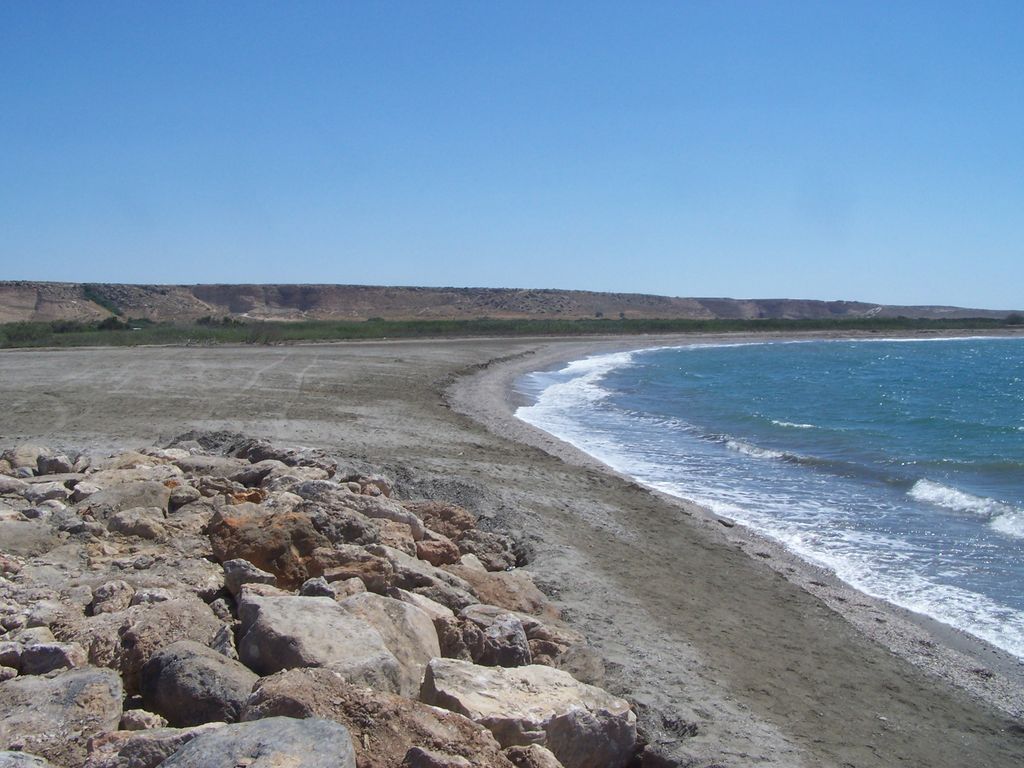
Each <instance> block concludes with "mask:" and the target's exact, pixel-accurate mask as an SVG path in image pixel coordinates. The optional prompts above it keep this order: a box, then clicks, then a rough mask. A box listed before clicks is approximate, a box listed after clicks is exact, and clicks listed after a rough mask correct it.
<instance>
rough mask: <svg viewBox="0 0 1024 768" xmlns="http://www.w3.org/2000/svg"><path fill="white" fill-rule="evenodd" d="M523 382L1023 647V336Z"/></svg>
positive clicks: (565, 373) (679, 479) (621, 441)
mask: <svg viewBox="0 0 1024 768" xmlns="http://www.w3.org/2000/svg"><path fill="white" fill-rule="evenodd" d="M518 388H519V389H520V391H521V392H522V393H523V394H525V395H526V396H527V397H529V398H530V402H531V403H532V404H531V405H527V406H524V407H522V408H520V409H519V410H518V411H517V414H516V415H517V416H518V417H519V418H521V419H523V420H524V421H526V422H528V423H530V424H532V425H534V426H537V427H540V428H541V429H544V430H545V431H547V432H550V433H552V434H553V435H555V436H557V437H559V438H561V439H563V440H565V441H567V442H569V443H571V444H573V445H575V446H576V447H578V448H580V449H582V450H584V451H586V452H587V453H589V454H591V455H593V456H594V457H596V458H598V459H600V460H602V461H604V462H605V463H607V464H609V465H611V466H612V467H614V468H615V469H617V470H619V471H621V472H624V473H626V474H629V475H631V476H633V477H635V478H636V479H637V480H639V481H640V482H643V483H645V484H647V485H649V486H652V487H654V488H657V489H659V490H662V491H665V492H667V493H670V494H674V495H676V496H681V497H684V498H688V499H693V500H695V501H697V502H700V503H701V504H704V505H705V506H707V507H710V508H711V509H712V510H714V511H715V512H718V513H720V514H723V515H727V516H729V517H731V518H733V519H735V520H737V521H738V522H740V523H742V524H744V525H747V526H749V527H750V528H752V529H754V530H756V531H758V532H760V533H762V534H765V535H767V536H769V537H771V538H774V539H776V540H778V541H779V542H781V543H782V544H783V545H784V546H786V547H788V548H789V549H791V550H792V551H794V552H796V553H798V554H800V555H801V556H803V557H804V558H806V559H807V560H810V561H812V562H814V563H817V564H819V565H823V566H825V567H827V568H829V569H830V570H832V571H834V572H835V573H836V575H837V576H839V577H840V578H841V579H843V580H844V581H846V582H847V583H849V584H850V585H852V586H854V587H856V588H858V589H860V590H862V591H864V592H867V593H869V594H871V595H874V596H876V597H880V598H883V599H886V600H888V601H890V602H892V603H895V604H896V605H899V606H902V607H904V608H909V609H911V610H914V611H918V612H921V613H924V614H927V615H928V616H931V617H933V618H935V619H938V620H939V621H941V622H944V623H946V624H950V625H952V626H954V627H957V628H960V629H963V630H965V631H967V632H970V633H972V634H974V635H976V636H978V637H981V638H983V639H985V640H987V641H989V642H991V643H992V644H994V645H996V646H999V647H1000V648H1003V649H1005V650H1007V651H1009V652H1010V653H1013V654H1015V655H1016V656H1018V657H1021V658H1024V339H1021V338H969V339H928V340H907V341H893V340H858V341H811V342H802V341H801V342H768V343H754V344H729V345H692V346H685V347H672V348H657V349H649V350H640V351H635V352H626V353H617V354H611V355H603V356H597V357H591V358H588V359H586V360H581V361H577V362H574V363H571V364H570V365H568V366H566V367H565V368H563V369H561V370H557V371H543V372H537V373H531V374H529V375H527V376H526V377H524V378H523V379H521V380H520V382H519V384H518ZM637 524H638V525H640V524H642V521H638V522H637Z"/></svg>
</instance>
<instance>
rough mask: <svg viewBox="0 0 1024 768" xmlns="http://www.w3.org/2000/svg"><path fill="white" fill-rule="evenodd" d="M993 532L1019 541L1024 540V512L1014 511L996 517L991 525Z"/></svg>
mask: <svg viewBox="0 0 1024 768" xmlns="http://www.w3.org/2000/svg"><path fill="white" fill-rule="evenodd" d="M989 525H990V526H991V527H992V529H993V530H995V531H999V532H1000V533H1005V534H1006V535H1007V536H1013V537H1014V538H1017V539H1024V512H1022V511H1021V510H1019V509H1014V510H1011V511H1009V512H1003V513H1002V514H1001V515H996V516H995V517H993V518H992V522H990V523H989Z"/></svg>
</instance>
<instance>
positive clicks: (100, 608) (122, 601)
mask: <svg viewBox="0 0 1024 768" xmlns="http://www.w3.org/2000/svg"><path fill="white" fill-rule="evenodd" d="M134 597H135V589H134V588H133V587H132V585H131V584H129V583H128V582H127V581H122V580H120V579H118V580H116V581H108V582H106V583H105V584H101V585H100V586H98V587H96V589H94V590H93V592H92V604H91V606H90V609H91V611H92V614H93V615H94V616H95V615H97V614H100V613H117V612H118V611H123V610H124V609H125V608H127V607H128V606H130V605H131V604H132V599H133V598H134Z"/></svg>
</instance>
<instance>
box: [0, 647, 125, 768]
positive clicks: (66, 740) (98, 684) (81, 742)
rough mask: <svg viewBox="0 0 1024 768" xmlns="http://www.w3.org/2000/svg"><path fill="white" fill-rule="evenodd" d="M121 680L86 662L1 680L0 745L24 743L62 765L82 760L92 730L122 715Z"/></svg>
mask: <svg viewBox="0 0 1024 768" xmlns="http://www.w3.org/2000/svg"><path fill="white" fill-rule="evenodd" d="M121 699H122V689H121V680H120V678H119V677H118V676H117V673H116V672H114V671H113V670H109V669H96V668H93V667H85V668H82V669H72V670H68V671H67V672H61V673H59V674H57V675H54V676H47V677H35V676H33V677H16V678H14V679H13V680H8V681H7V682H5V683H0V749H9V748H10V746H11V745H12V744H15V743H17V744H18V745H19V746H20V748H21V749H24V750H25V751H26V752H30V753H32V754H37V755H40V756H42V757H45V758H46V759H47V760H50V761H51V762H54V763H58V764H60V765H81V764H82V763H83V762H84V761H85V756H86V746H87V744H88V741H89V739H90V738H92V737H93V736H95V735H97V734H100V733H104V732H106V731H113V730H116V729H117V725H118V723H119V722H120V720H121Z"/></svg>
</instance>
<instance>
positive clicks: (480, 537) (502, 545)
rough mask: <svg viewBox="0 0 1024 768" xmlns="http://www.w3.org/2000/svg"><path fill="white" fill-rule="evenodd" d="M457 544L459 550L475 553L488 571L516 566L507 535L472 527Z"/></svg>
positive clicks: (467, 553)
mask: <svg viewBox="0 0 1024 768" xmlns="http://www.w3.org/2000/svg"><path fill="white" fill-rule="evenodd" d="M458 546H459V552H461V553H462V554H463V555H475V556H476V557H477V559H479V560H480V562H481V563H482V564H483V566H484V568H486V569H487V570H488V571H506V570H508V569H509V568H515V566H516V556H515V552H513V549H512V539H511V538H509V537H508V536H503V535H501V534H498V533H491V532H490V531H482V530H480V529H479V528H472V529H470V530H468V531H466V532H465V533H463V534H462V536H461V537H460V538H459V541H458Z"/></svg>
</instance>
